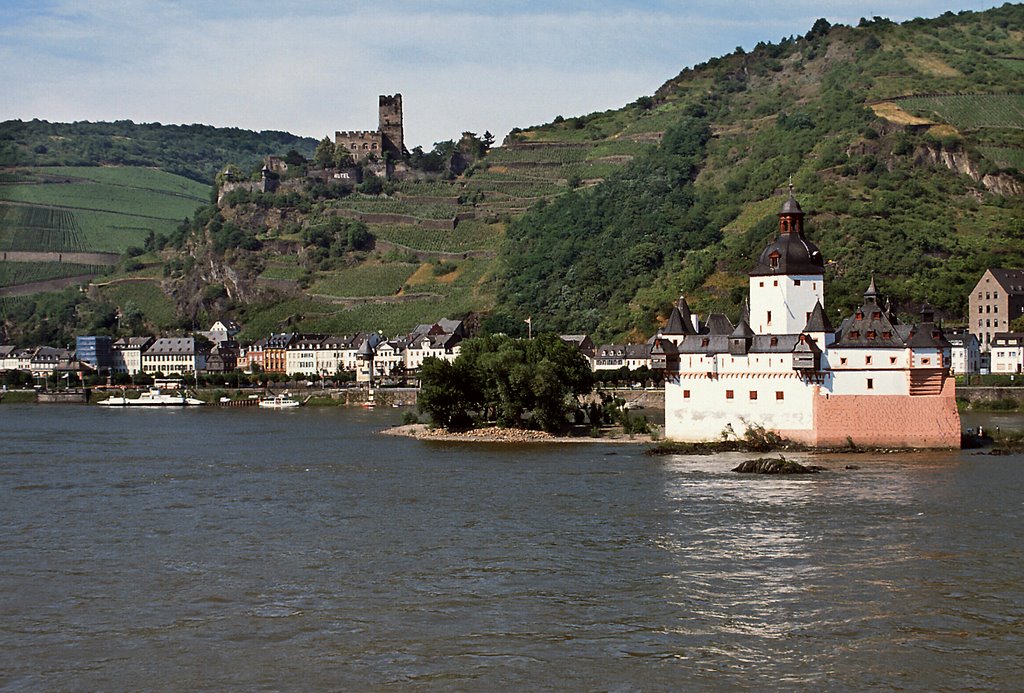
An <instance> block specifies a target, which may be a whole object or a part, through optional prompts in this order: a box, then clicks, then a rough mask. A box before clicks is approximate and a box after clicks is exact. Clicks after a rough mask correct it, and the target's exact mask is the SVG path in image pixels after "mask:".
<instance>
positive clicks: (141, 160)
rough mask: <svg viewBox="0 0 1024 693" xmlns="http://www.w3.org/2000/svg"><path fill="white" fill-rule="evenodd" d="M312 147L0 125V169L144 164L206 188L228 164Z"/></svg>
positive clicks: (121, 128)
mask: <svg viewBox="0 0 1024 693" xmlns="http://www.w3.org/2000/svg"><path fill="white" fill-rule="evenodd" d="M314 147H316V140H314V139H311V138H308V137H298V136H296V135H292V134H289V133H287V132H276V131H272V130H265V131H263V132H252V131H250V130H241V129H239V128H215V127H211V126H209V125H161V124H160V123H133V122H132V121H130V120H119V121H117V122H115V123H89V122H80V123H49V122H47V121H45V120H31V121H27V122H23V121H20V120H8V121H5V122H2V123H0V167H12V166H148V167H154V168H159V169H163V170H164V171H167V172H169V173H176V174H178V175H180V176H185V177H186V178H191V179H192V180H196V181H199V182H201V183H207V184H209V183H212V182H213V177H214V176H215V175H216V174H217V173H218V172H219V171H221V170H223V168H224V165H225V164H227V163H228V162H233V163H235V164H239V165H242V166H247V167H248V166H253V165H255V164H256V163H258V162H259V161H260V160H261V159H262V158H263V157H264V156H267V155H268V154H281V155H283V154H285V153H286V152H287V151H288V150H290V149H294V150H295V151H297V152H298V153H300V154H303V155H305V156H312V154H313V149H314Z"/></svg>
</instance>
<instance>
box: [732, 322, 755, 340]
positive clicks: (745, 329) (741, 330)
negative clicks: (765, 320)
mask: <svg viewBox="0 0 1024 693" xmlns="http://www.w3.org/2000/svg"><path fill="white" fill-rule="evenodd" d="M729 336H730V337H731V338H733V339H750V338H751V337H753V336H754V331H753V330H752V329H750V325H748V324H747V321H746V320H745V319H742V318H741V319H740V321H739V323H738V324H737V325H736V329H734V330H733V331H732V334H730V335H729Z"/></svg>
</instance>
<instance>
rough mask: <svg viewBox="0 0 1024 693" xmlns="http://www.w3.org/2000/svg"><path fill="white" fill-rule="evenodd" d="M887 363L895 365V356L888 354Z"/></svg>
mask: <svg viewBox="0 0 1024 693" xmlns="http://www.w3.org/2000/svg"><path fill="white" fill-rule="evenodd" d="M889 365H892V366H895V365H896V357H895V356H890V357H889Z"/></svg>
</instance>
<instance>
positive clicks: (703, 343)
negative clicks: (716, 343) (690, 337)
mask: <svg viewBox="0 0 1024 693" xmlns="http://www.w3.org/2000/svg"><path fill="white" fill-rule="evenodd" d="M700 345H701V346H702V347H706V346H707V345H708V338H707V337H703V338H702V339H701V340H700Z"/></svg>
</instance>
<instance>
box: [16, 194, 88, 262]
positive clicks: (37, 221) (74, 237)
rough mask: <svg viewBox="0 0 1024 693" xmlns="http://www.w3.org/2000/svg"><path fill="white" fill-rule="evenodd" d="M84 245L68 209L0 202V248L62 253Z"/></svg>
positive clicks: (76, 223)
mask: <svg viewBox="0 0 1024 693" xmlns="http://www.w3.org/2000/svg"><path fill="white" fill-rule="evenodd" d="M0 190H2V187H0ZM84 248H85V246H84V244H83V243H82V229H81V226H79V224H78V220H77V219H76V218H75V215H74V214H73V213H72V212H70V211H68V210H66V209H54V208H52V207H32V206H25V205H9V204H6V205H5V204H0V250H29V251H53V252H62V251H78V250H84Z"/></svg>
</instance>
